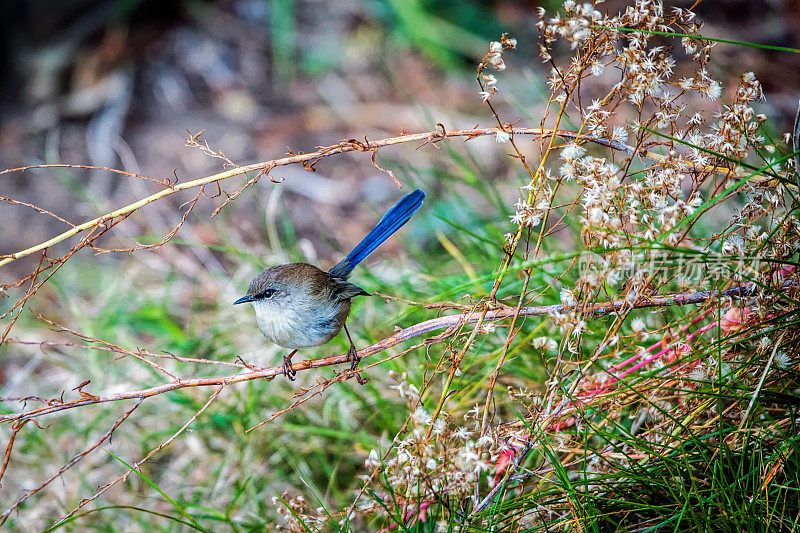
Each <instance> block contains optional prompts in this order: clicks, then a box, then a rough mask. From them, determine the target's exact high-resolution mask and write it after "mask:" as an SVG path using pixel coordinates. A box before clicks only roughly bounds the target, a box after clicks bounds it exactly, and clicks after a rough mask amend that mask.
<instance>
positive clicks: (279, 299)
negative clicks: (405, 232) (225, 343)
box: [233, 189, 425, 383]
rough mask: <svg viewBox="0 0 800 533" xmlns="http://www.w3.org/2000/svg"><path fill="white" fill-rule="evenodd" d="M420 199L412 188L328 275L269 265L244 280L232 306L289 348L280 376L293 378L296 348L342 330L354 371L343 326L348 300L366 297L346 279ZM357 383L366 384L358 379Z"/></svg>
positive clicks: (311, 269) (292, 266)
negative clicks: (250, 313)
mask: <svg viewBox="0 0 800 533" xmlns="http://www.w3.org/2000/svg"><path fill="white" fill-rule="evenodd" d="M424 199H425V193H424V192H422V191H421V190H420V189H417V190H416V191H414V192H412V193H411V194H409V195H407V196H405V197H404V198H403V199H402V200H400V201H399V202H397V204H396V205H395V206H394V207H392V208H391V209H389V211H387V212H386V214H385V215H383V218H381V219H380V221H379V222H378V224H377V225H376V226H375V227H374V228H373V229H372V231H370V232H369V233H368V234H367V236H366V237H364V239H363V240H362V241H361V242H360V243H358V245H356V247H355V248H353V251H352V252H350V253H349V254H348V255H347V257H345V258H344V259H342V261H341V262H339V263H338V264H337V265H336V266H334V267H333V268H331V269H330V270H329V271H328V272H325V271H323V270H320V269H319V268H317V267H315V266H313V265H309V264H308V263H290V264H288V265H277V266H274V267H270V268H268V269H266V270H264V271H263V272H261V273H260V274H259V275H258V276H256V277H255V278H254V279H253V281H251V282H250V287H249V288H248V289H247V294H246V295H245V296H242V297H241V298H239V299H238V300H236V301H235V302H233V304H234V305H236V304H243V303H247V302H250V303H252V304H253V309H255V311H256V320H257V321H258V327H259V329H261V333H263V334H264V336H265V337H266V338H268V339H269V340H271V341H272V342H274V343H275V344H277V345H278V346H282V347H284V348H288V349H289V350H293V351H292V352H291V353H290V354H288V355H284V356H283V373H284V375H286V377H287V378H288V379H290V380H294V375H295V371H294V370H293V369H292V356H293V355H294V354H295V353H297V350H299V349H300V348H307V347H309V346H319V345H321V344H325V343H326V342H329V341H330V340H331V339H333V338H334V337H335V336H336V335H337V334H338V333H339V331H341V330H342V328H344V331H345V333H346V334H347V340H349V341H350V349H349V351H348V352H347V355H348V359H349V360H350V361H351V367H350V368H351V369H352V370H355V368H356V366H357V365H358V361H359V358H358V355H357V353H358V352H357V350H356V347H355V345H354V344H353V340H352V339H351V338H350V332H348V331H347V326H346V325H345V322H346V320H347V316H348V315H349V314H350V299H351V298H353V297H354V296H362V295H363V296H370V294H369V293H368V292H366V291H365V290H364V289H362V288H361V287H359V286H358V285H354V284H352V283H350V282H349V281H347V278H348V276H350V273H351V272H352V271H353V268H355V266H356V265H357V264H358V263H360V262H361V261H363V260H364V259H365V258H366V257H367V256H368V255H369V254H371V253H372V252H374V251H375V249H376V248H377V247H378V246H380V245H381V244H382V243H383V242H384V241H385V240H386V239H388V238H389V237H391V236H392V235H393V234H394V233H395V232H396V231H397V230H399V229H400V227H401V226H402V225H403V224H405V223H406V222H408V219H409V218H411V215H413V214H414V212H415V211H416V210H417V209H419V208H420V206H422V202H423V200H424ZM358 380H359V383H364V382H366V380H363V381H362V378H361V376H360V375H359V376H358Z"/></svg>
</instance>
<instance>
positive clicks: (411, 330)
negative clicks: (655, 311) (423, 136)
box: [0, 283, 795, 422]
mask: <svg viewBox="0 0 800 533" xmlns="http://www.w3.org/2000/svg"><path fill="white" fill-rule="evenodd" d="M792 287H795V284H793V283H786V284H784V286H783V287H782V288H783V290H786V289H789V288H792ZM756 290H757V287H756V285H754V284H748V285H742V286H739V287H733V288H730V289H727V290H723V291H719V290H712V291H700V292H691V293H680V294H672V295H666V296H652V297H650V298H649V299H647V300H645V301H641V302H637V303H635V304H631V303H630V302H629V301H627V300H624V299H622V300H613V301H610V302H601V303H597V304H594V305H591V306H588V307H585V308H581V309H580V310H581V312H582V313H583V314H584V315H585V316H587V317H592V316H601V315H606V314H609V313H613V312H617V311H619V310H620V309H625V308H628V307H630V306H631V305H632V306H633V307H634V308H650V307H665V306H671V305H692V304H698V303H703V302H706V301H708V300H713V299H716V298H719V297H729V298H746V297H748V296H750V295H751V294H753V293H754V292H755V291H756ZM576 310H577V307H571V306H566V305H563V304H557V305H541V306H533V307H523V308H520V309H517V308H510V309H499V310H495V311H489V310H488V309H484V310H483V311H481V312H474V313H465V314H460V315H448V316H443V317H439V318H433V319H430V320H426V321H425V322H420V323H419V324H416V325H414V326H411V327H408V328H406V329H403V330H400V331H398V332H397V333H395V334H394V335H390V336H389V337H386V338H385V339H383V340H381V341H379V342H377V343H375V344H373V345H371V346H368V347H366V348H364V349H362V350H359V351H358V357H359V358H362V359H363V358H365V357H369V356H371V355H374V354H376V353H379V352H382V351H384V350H386V349H387V348H391V347H393V346H395V345H397V344H399V343H401V342H403V341H406V340H408V339H411V338H413V337H417V336H419V335H423V334H425V333H429V332H431V331H436V330H439V329H445V328H448V327H451V326H456V325H459V324H461V325H463V324H478V325H480V324H481V323H483V322H484V321H498V320H504V319H507V318H511V317H514V316H547V315H552V314H556V313H568V312H571V311H576ZM477 331H478V327H476V328H473V331H472V333H471V337H474V336H475V335H476V332H477ZM463 354H464V350H462V351H461V353H459V356H463ZM349 362H350V359H348V354H346V353H345V354H341V355H336V356H332V357H324V358H320V359H306V360H304V361H299V362H297V363H294V364H292V369H293V370H295V371H302V370H308V369H311V368H321V367H326V366H332V365H337V364H342V363H349ZM361 370H363V369H361ZM359 371H360V370H359ZM451 372H452V371H451ZM282 374H283V367H282V366H276V367H267V368H261V369H258V370H253V371H249V372H242V373H240V374H234V375H229V376H219V377H207V378H191V379H178V380H174V381H171V382H169V383H165V384H163V385H158V386H155V387H150V388H148V389H140V390H136V391H129V392H121V393H112V394H106V395H103V396H92V395H88V394H87V396H86V397H84V398H82V399H80V400H74V401H71V402H62V401H60V400H51V402H50V403H51V405H48V406H46V407H40V408H38V409H31V410H29V411H24V412H21V413H14V414H4V415H0V422H14V421H24V420H30V419H33V418H37V417H41V416H44V415H48V414H52V413H55V412H58V411H63V410H66V409H73V408H75V407H82V406H85V405H93V404H97V403H106V402H115V401H119V400H129V399H133V398H140V399H145V398H150V397H152V396H157V395H159V394H164V393H166V392H170V391H174V390H179V389H185V388H190V387H218V386H222V385H229V384H232V383H241V382H245V381H251V380H254V379H264V378H274V377H275V376H278V375H282ZM440 403H442V402H440Z"/></svg>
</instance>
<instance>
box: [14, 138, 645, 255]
mask: <svg viewBox="0 0 800 533" xmlns="http://www.w3.org/2000/svg"><path fill="white" fill-rule="evenodd" d="M498 130H499V128H472V129H461V130H450V131H447V137H448V138H450V137H467V138H473V137H480V136H486V135H496V134H497V131H498ZM505 131H507V132H509V133H512V134H516V135H536V136H540V137H544V136H557V137H563V138H567V139H580V140H582V141H586V142H593V143H597V144H600V145H603V146H607V147H609V148H613V149H616V150H623V151H626V152H628V153H630V151H632V150H633V149H632V148H630V147H629V146H627V145H625V144H622V143H619V142H616V141H612V140H610V139H604V138H600V137H594V136H591V135H586V134H580V133H576V132H572V131H565V130H548V129H542V128H508V127H507V128H505ZM441 137H442V133H441V132H439V131H427V132H423V133H413V134H408V135H401V136H399V137H390V138H387V139H381V140H378V141H372V142H370V143H369V147H368V148H367V149H368V150H377V149H379V148H382V147H385V146H394V145H397V144H403V143H408V142H417V141H425V140H428V141H431V142H432V141H435V140H441ZM364 146H365V145H364V143H362V142H361V141H356V140H349V141H341V142H339V144H336V145H332V146H327V147H324V148H320V149H318V150H316V151H314V152H310V153H307V154H293V155H290V156H288V157H282V158H279V159H273V160H271V161H263V162H260V163H253V164H251V165H245V166H241V167H236V168H234V169H231V170H227V171H225V172H220V173H217V174H213V175H211V176H206V177H203V178H198V179H195V180H191V181H187V182H184V183H180V184H170V183H169V182H161V181H159V180H152V181H155V182H157V183H160V184H162V185H164V189H163V190H161V191H159V192H157V193H155V194H151V195H150V196H147V197H146V198H142V199H141V200H138V201H136V202H133V203H131V204H128V205H126V206H124V207H121V208H119V209H117V210H115V211H112V212H110V213H107V214H105V215H102V216H99V217H96V218H93V219H91V220H88V221H86V222H84V223H83V224H79V225H77V226H75V227H73V228H70V229H69V230H67V231H65V232H63V233H60V234H59V235H56V236H55V237H53V238H52V239H49V240H47V241H44V242H41V243H39V244H37V245H35V246H31V247H30V248H26V249H25V250H20V251H18V252H14V253H12V254H8V255H0V267H2V266H4V265H7V264H9V263H11V262H13V261H16V260H17V259H20V258H22V257H26V256H28V255H30V254H33V253H36V252H38V251H40V250H44V249H45V248H48V247H50V246H52V245H54V244H56V243H59V242H61V241H64V240H66V239H68V238H70V237H72V236H74V235H77V234H78V233H81V232H83V231H86V230H88V229H91V228H93V227H96V226H98V225H100V224H101V223H102V222H103V221H105V220H109V219H113V218H116V217H119V216H123V215H128V214H130V213H132V212H133V211H136V210H137V209H139V208H141V207H144V206H145V205H148V204H151V203H153V202H155V201H157V200H159V199H161V198H163V197H165V196H169V195H170V194H174V193H176V192H178V191H183V190H186V189H191V188H194V187H201V186H203V185H206V184H208V183H214V182H219V181H221V180H224V179H228V178H232V177H234V176H239V175H241V174H246V173H248V172H253V171H258V172H261V171H264V170H269V169H271V168H273V167H278V166H286V165H293V164H297V163H301V164H302V163H307V162H309V161H314V160H316V159H319V158H321V157H326V156H329V155H334V154H341V153H346V152H363V151H365V147H364ZM47 167H74V168H99V167H90V166H88V165H70V164H60V165H31V166H27V167H20V168H15V169H11V170H6V171H2V172H0V174H3V173H6V172H15V171H19V172H22V171H25V170H28V169H31V168H47ZM103 170H110V169H103ZM118 172H119V173H120V174H124V175H130V176H136V177H144V176H139V175H135V174H131V173H129V172H122V171H118ZM148 179H150V178H148Z"/></svg>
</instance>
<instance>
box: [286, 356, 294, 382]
mask: <svg viewBox="0 0 800 533" xmlns="http://www.w3.org/2000/svg"><path fill="white" fill-rule="evenodd" d="M296 374H297V372H295V371H294V369H293V368H292V358H291V357H287V356H285V355H284V356H283V375H284V376H286V379H288V380H289V381H294V376H295V375H296Z"/></svg>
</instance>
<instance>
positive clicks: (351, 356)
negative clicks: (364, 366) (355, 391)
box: [347, 344, 369, 385]
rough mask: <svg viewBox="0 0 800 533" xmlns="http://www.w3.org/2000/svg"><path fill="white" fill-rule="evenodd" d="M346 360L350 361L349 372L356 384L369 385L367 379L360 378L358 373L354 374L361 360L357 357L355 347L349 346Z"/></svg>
mask: <svg viewBox="0 0 800 533" xmlns="http://www.w3.org/2000/svg"><path fill="white" fill-rule="evenodd" d="M347 360H348V361H350V372H352V373H353V375H355V377H356V381H358V384H359V385H365V384H367V383H369V378H367V377H364V376H362V375H361V373H360V372H356V370H358V363H359V362H360V361H361V358H360V357H359V356H358V350H356V347H355V346H354V345H352V344H351V345H350V349H349V350H347Z"/></svg>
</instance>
